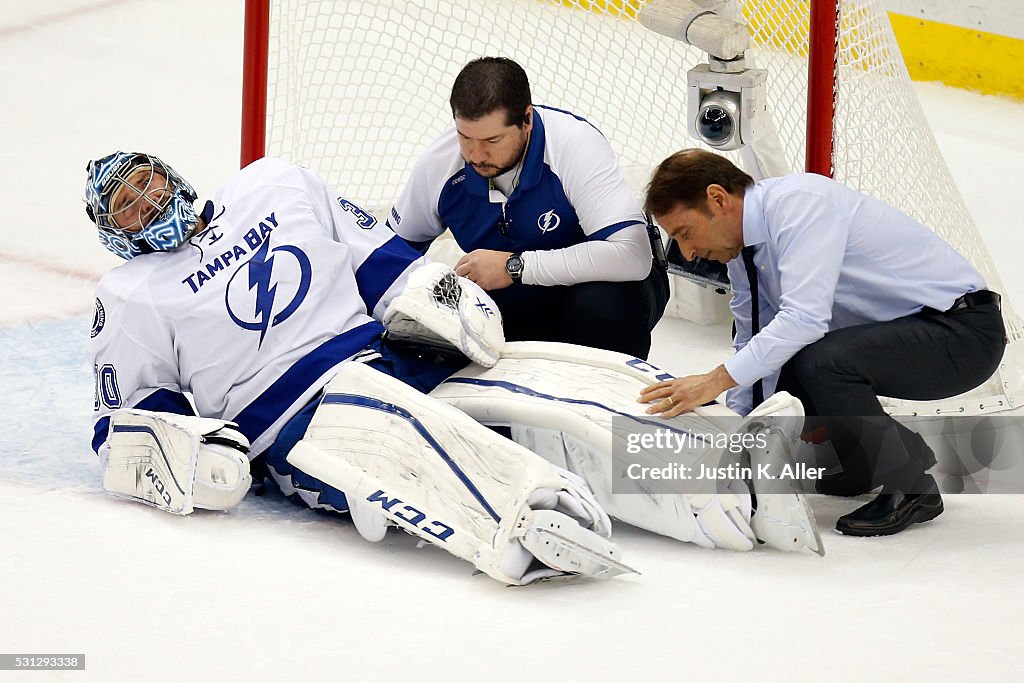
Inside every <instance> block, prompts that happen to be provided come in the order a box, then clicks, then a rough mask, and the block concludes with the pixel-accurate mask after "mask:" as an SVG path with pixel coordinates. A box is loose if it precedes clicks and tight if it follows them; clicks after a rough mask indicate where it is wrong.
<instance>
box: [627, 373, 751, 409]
mask: <svg viewBox="0 0 1024 683" xmlns="http://www.w3.org/2000/svg"><path fill="white" fill-rule="evenodd" d="M734 386H736V381H735V380H734V379H733V378H732V377H731V376H730V375H729V373H728V372H727V371H726V369H725V366H724V365H719V366H718V367H717V368H715V369H714V370H712V371H711V372H708V373H705V374H703V375H689V376H687V377H678V378H676V379H670V380H667V381H665V382H658V383H657V384H652V385H651V386H649V387H647V388H646V389H644V390H643V391H641V392H640V398H638V399H637V401H638V402H639V403H653V404H654V405H652V406H651V407H650V408H648V409H647V414H648V415H658V416H659V417H675V416H676V415H679V414H680V413H685V412H686V411H687V410H693V409H694V408H696V407H697V406H701V405H704V404H705V403H708V402H710V401H713V400H715V399H716V398H717V397H718V395H719V394H721V393H722V392H723V391H725V390H726V389H732V388H733V387H734Z"/></svg>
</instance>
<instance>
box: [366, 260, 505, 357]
mask: <svg viewBox="0 0 1024 683" xmlns="http://www.w3.org/2000/svg"><path fill="white" fill-rule="evenodd" d="M383 323H384V327H386V328H387V330H388V334H389V335H390V336H391V337H392V338H394V339H403V340H408V341H416V342H422V343H425V344H438V345H441V346H445V347H454V348H456V349H458V350H459V351H461V352H462V353H463V354H465V355H466V357H467V358H469V359H470V360H471V361H473V362H474V363H478V364H480V365H482V366H484V367H487V368H489V367H492V366H493V365H494V364H495V363H497V362H498V358H499V357H500V356H501V349H502V347H503V346H504V345H505V332H504V330H503V329H502V326H501V311H499V310H498V306H497V305H496V304H495V303H494V301H493V300H492V299H491V297H490V296H489V295H488V294H487V292H485V291H484V290H483V289H481V288H480V285H478V284H476V283H475V282H473V281H472V280H468V279H466V278H464V277H459V276H458V275H456V274H455V271H453V270H452V269H451V268H449V267H448V266H446V265H444V264H441V263H428V264H426V265H425V266H422V267H421V268H418V269H417V270H416V271H414V272H413V273H412V274H411V275H410V276H409V280H408V282H407V283H406V286H405V290H404V291H403V292H402V293H401V294H400V295H398V296H397V297H395V298H394V300H392V302H391V304H390V305H389V306H388V308H387V310H386V311H385V312H384V320H383Z"/></svg>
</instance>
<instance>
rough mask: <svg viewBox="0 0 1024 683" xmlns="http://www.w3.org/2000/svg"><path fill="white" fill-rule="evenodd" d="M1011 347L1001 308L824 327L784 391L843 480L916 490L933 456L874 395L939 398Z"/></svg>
mask: <svg viewBox="0 0 1024 683" xmlns="http://www.w3.org/2000/svg"><path fill="white" fill-rule="evenodd" d="M1005 344H1006V340H1005V330H1004V327H1003V318H1002V314H1001V312H1000V310H999V306H998V305H997V304H994V303H990V304H983V305H979V306H975V307H970V308H963V309H960V310H956V311H948V312H942V311H935V310H932V309H925V310H924V311H922V312H921V313H918V314H915V315H911V316H907V317H905V318H897V319H896V320H891V321H888V322H882V323H869V324H866V325H857V326H854V327H848V328H845V329H840V330H835V331H834V332H829V333H827V334H826V335H825V336H824V337H823V338H822V339H820V340H818V341H817V342H815V343H813V344H810V345H808V346H807V347H805V348H804V349H802V350H801V351H800V352H799V353H797V354H796V355H795V356H793V358H792V359H790V361H789V362H788V363H786V365H784V366H783V368H782V371H781V373H780V375H779V382H778V390H780V391H788V392H789V393H791V394H793V395H794V396H796V397H797V398H799V399H800V400H801V401H802V402H803V404H804V409H805V411H806V413H807V415H808V418H807V422H806V424H805V429H808V430H810V429H814V428H817V427H822V426H823V427H825V428H826V429H827V431H828V435H829V438H830V440H831V442H832V445H833V447H834V448H835V451H836V454H837V455H838V456H839V460H840V462H841V463H842V465H843V472H844V474H845V476H846V479H847V480H848V481H849V482H850V483H851V484H852V485H854V486H855V487H856V488H859V489H861V490H865V491H866V490H869V489H871V488H874V487H876V486H879V485H888V486H893V487H897V488H900V490H902V491H904V492H916V491H912V490H911V489H912V488H913V485H914V482H916V481H917V480H918V478H919V477H920V475H921V473H922V472H924V471H925V470H927V469H928V468H929V467H931V466H932V465H933V464H935V456H934V454H933V453H932V451H931V449H930V448H929V447H928V446H927V444H925V442H924V439H922V438H921V436H920V435H918V434H917V433H915V432H913V431H911V430H910V429H908V428H907V427H905V426H903V425H902V424H900V423H899V422H897V421H896V420H894V419H892V418H891V417H888V416H887V415H886V414H885V412H884V411H883V410H882V406H881V404H880V403H879V401H878V396H889V397H892V398H902V399H908V400H936V399H942V398H948V397H950V396H955V395H957V394H960V393H963V392H965V391H969V390H970V389H973V388H974V387H976V386H978V385H979V384H981V383H982V382H984V381H985V380H987V379H988V378H989V377H991V376H992V373H993V372H995V370H996V367H998V365H999V362H1000V360H1001V359H1002V356H1003V349H1004V346H1005Z"/></svg>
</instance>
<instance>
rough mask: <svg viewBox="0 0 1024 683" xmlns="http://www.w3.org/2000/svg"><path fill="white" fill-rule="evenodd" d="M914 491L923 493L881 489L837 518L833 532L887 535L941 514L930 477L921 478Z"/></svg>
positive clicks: (933, 482)
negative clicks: (861, 504)
mask: <svg viewBox="0 0 1024 683" xmlns="http://www.w3.org/2000/svg"><path fill="white" fill-rule="evenodd" d="M914 490H915V491H923V493H903V492H902V491H899V490H895V489H889V488H888V487H883V488H882V492H881V493H880V494H878V497H876V498H875V499H874V500H873V501H871V502H870V503H868V504H867V505H864V506H862V507H859V508H857V509H856V510H854V511H853V512H851V513H850V514H848V515H843V516H842V517H840V518H839V521H838V522H836V531H838V532H839V533H841V534H843V535H844V536H888V535H890V534H896V533H899V532H901V531H903V530H904V529H906V528H907V527H908V526H910V525H911V524H915V523H917V522H927V521H928V520H931V519H935V518H936V517H938V516H939V515H941V514H942V496H941V495H939V487H938V486H937V485H936V484H935V479H933V478H932V476H931V475H930V474H923V475H921V478H919V479H918V480H917V483H916V484H915V486H914Z"/></svg>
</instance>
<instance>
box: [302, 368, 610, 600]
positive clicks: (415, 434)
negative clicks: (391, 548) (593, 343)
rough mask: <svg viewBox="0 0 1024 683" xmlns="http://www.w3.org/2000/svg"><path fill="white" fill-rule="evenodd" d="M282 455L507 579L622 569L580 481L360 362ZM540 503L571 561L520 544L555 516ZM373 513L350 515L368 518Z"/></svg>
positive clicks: (353, 500)
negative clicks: (556, 524)
mask: <svg viewBox="0 0 1024 683" xmlns="http://www.w3.org/2000/svg"><path fill="white" fill-rule="evenodd" d="M288 462H289V463H291V464H292V465H294V466H295V467H296V468H298V469H300V470H302V471H303V472H305V473H307V474H309V475H311V476H313V477H316V478H317V479H319V480H321V481H323V482H325V483H327V484H329V485H330V486H333V487H336V488H338V489H339V490H341V491H344V492H345V493H346V495H347V497H348V499H349V502H350V504H352V505H353V509H356V506H361V507H363V508H372V509H374V510H376V511H377V513H379V514H380V515H382V516H383V517H385V518H386V519H387V520H388V521H389V522H390V523H392V524H394V525H396V526H399V527H401V528H402V529H404V530H405V531H408V532H409V533H411V534H414V535H416V536H418V537H420V538H422V539H424V540H426V541H429V542H430V543H432V544H434V545H437V546H438V547H441V548H444V549H445V550H447V551H448V552H450V553H452V554H453V555H456V556H457V557H460V558H462V559H465V560H468V561H470V562H472V563H473V564H474V565H475V566H476V567H477V568H478V569H480V570H481V571H483V572H485V573H487V574H488V575H490V576H492V577H493V578H495V579H498V580H500V581H504V582H506V583H511V584H523V583H529V582H531V581H533V580H536V579H539V578H547V577H549V576H556V575H562V574H585V575H590V576H610V575H613V574H614V573H617V572H618V571H619V570H620V569H621V567H622V565H621V562H620V561H619V559H618V552H617V551H614V546H613V545H611V544H610V543H609V542H608V541H606V540H605V539H604V538H603V537H602V535H606V534H608V533H609V532H610V524H609V523H608V518H607V515H605V514H604V513H603V511H601V509H600V507H599V506H598V505H597V503H596V501H594V499H593V497H592V495H591V494H590V492H589V491H588V490H586V488H585V487H581V486H580V485H579V483H578V481H576V480H574V479H573V478H572V477H571V476H570V477H567V476H566V475H565V474H564V473H563V472H562V471H561V470H559V469H558V468H556V467H554V466H552V465H550V464H549V463H547V462H545V461H544V460H543V459H541V458H540V457H538V456H537V455H535V454H533V453H531V452H529V451H527V450H526V449H525V448H523V447H521V446H519V445H517V444H515V443H513V442H511V441H509V440H508V439H505V438H503V437H501V436H499V435H497V434H495V433H494V432H492V431H491V430H489V429H487V428H485V427H483V426H481V425H479V424H477V423H476V422H474V421H473V420H472V419H471V418H469V417H468V416H466V415H464V414H463V413H461V412H459V411H458V410H455V409H454V408H451V407H450V406H447V405H444V404H443V403H440V402H438V401H435V400H433V399H431V398H429V397H427V396H424V395H423V394H420V393H418V392H416V391H414V390H412V389H410V388H409V387H408V386H406V385H405V384H403V383H402V382H400V381H398V380H396V379H394V378H392V377H389V376H387V375H384V374H383V373H380V372H378V371H376V370H374V369H373V368H370V367H368V366H366V365H363V364H359V363H346V364H345V365H344V366H343V367H342V369H341V370H340V371H339V373H338V374H337V375H336V376H335V378H334V379H333V380H332V382H331V384H330V385H328V387H327V390H326V394H325V396H324V399H323V401H322V402H321V404H320V406H319V408H318V409H317V412H316V414H315V415H314V417H313V420H312V422H311V423H310V425H309V428H308V430H307V431H306V435H305V437H304V438H303V439H302V440H301V441H300V442H299V443H298V444H296V446H295V447H294V448H293V449H292V451H291V452H290V453H289V454H288ZM538 510H543V511H545V512H551V513H552V515H558V517H559V518H560V520H561V521H560V524H562V525H563V529H573V533H568V532H565V533H564V535H565V536H566V537H567V538H568V542H571V544H573V545H574V546H578V548H577V550H576V552H575V553H574V554H573V560H572V562H571V563H570V564H568V565H566V564H560V563H558V562H553V561H552V560H551V558H550V557H547V556H545V555H543V554H542V555H540V556H538V555H536V554H534V553H532V552H530V551H529V549H528V548H527V547H526V545H527V544H524V543H523V542H522V539H524V538H526V536H527V533H528V532H529V529H530V528H531V527H532V526H534V525H535V524H548V523H549V522H550V519H549V517H550V516H551V515H542V516H541V519H540V520H539V521H538V520H537V517H536V512H537V511H538ZM368 512H369V510H366V509H364V510H360V511H359V512H357V515H361V516H363V518H364V519H366V517H367V514H364V513H368ZM357 521H358V520H357ZM360 533H363V530H362V529H360ZM364 535H366V534H364ZM371 536H372V534H371ZM531 538H532V534H531ZM527 543H529V542H527ZM612 551H614V555H613V554H612ZM582 557H586V558H587V561H586V562H584V561H583V560H581V559H580V558H582ZM537 560H540V562H541V563H545V564H541V565H540V566H538V564H539V563H538V562H537ZM547 562H551V564H554V565H555V566H551V564H547Z"/></svg>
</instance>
